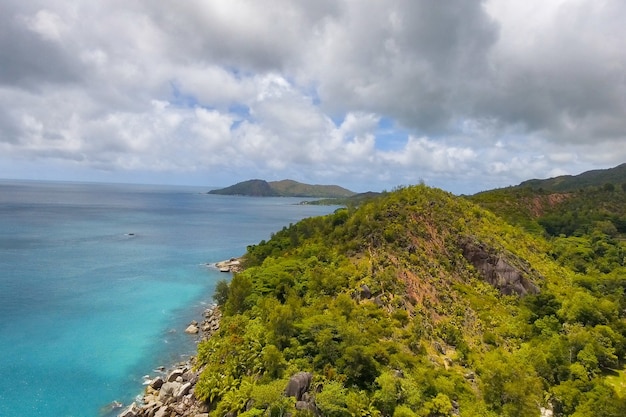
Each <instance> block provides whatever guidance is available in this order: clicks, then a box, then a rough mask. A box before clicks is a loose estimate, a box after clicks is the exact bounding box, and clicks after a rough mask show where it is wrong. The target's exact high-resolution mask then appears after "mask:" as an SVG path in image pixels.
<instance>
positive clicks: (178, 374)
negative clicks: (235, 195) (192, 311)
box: [117, 257, 243, 417]
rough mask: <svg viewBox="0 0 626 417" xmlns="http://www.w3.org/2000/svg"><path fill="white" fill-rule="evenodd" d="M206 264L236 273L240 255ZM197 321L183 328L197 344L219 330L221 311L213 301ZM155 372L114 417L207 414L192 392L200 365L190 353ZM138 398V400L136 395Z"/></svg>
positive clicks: (206, 408) (198, 374) (198, 375)
mask: <svg viewBox="0 0 626 417" xmlns="http://www.w3.org/2000/svg"><path fill="white" fill-rule="evenodd" d="M206 265H207V266H208V267H211V268H216V269H218V270H219V271H220V272H224V273H229V274H231V276H232V274H233V273H238V272H241V271H242V270H243V265H242V258H241V257H239V258H230V259H228V260H224V261H219V262H215V263H207V264H206ZM202 316H203V317H202V319H201V321H200V322H198V321H196V320H192V321H191V322H190V323H189V324H188V325H187V327H186V328H185V333H187V334H188V335H189V336H190V337H192V336H195V337H196V338H197V343H200V342H202V341H204V340H207V339H208V338H210V337H211V336H212V335H213V334H215V333H216V332H217V331H219V329H220V323H221V319H222V312H221V311H220V309H219V306H218V305H216V304H214V305H212V306H211V307H209V308H207V309H205V310H204V312H203V314H202ZM155 371H156V373H157V375H156V376H155V377H154V378H152V377H151V376H149V375H146V376H145V377H144V379H145V380H144V383H143V385H144V386H145V388H144V391H143V394H140V395H138V396H137V399H138V400H137V401H134V402H133V403H132V404H130V405H128V406H126V407H124V408H122V407H123V406H121V404H120V406H121V407H120V408H122V411H121V412H120V413H119V414H118V415H117V416H118V417H164V416H171V415H176V416H181V417H208V411H209V410H208V406H207V404H206V403H204V402H200V401H198V400H197V399H196V397H195V395H194V388H195V385H196V383H197V382H198V378H199V377H200V374H201V373H202V368H199V369H196V357H195V356H193V355H192V356H190V357H189V359H187V360H186V361H181V362H178V363H175V364H174V365H171V366H170V367H169V368H166V367H165V366H159V367H157V368H156V369H155ZM140 397H141V399H140V400H139V398H140Z"/></svg>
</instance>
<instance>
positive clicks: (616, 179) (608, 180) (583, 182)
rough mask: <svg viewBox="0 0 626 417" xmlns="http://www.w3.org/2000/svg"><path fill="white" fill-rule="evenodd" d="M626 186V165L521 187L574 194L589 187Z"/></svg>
mask: <svg viewBox="0 0 626 417" xmlns="http://www.w3.org/2000/svg"><path fill="white" fill-rule="evenodd" d="M606 184H612V185H613V186H614V187H620V188H621V187H622V185H624V186H626V163H624V164H621V165H618V166H616V167H614V168H609V169H598V170H593V171H587V172H583V173H582V174H579V175H562V176H559V177H555V178H548V179H544V180H539V179H534V180H528V181H524V182H522V183H521V184H520V185H519V187H531V188H534V189H539V188H542V189H544V190H547V191H554V192H572V191H577V190H579V189H581V188H587V187H603V186H605V185H606Z"/></svg>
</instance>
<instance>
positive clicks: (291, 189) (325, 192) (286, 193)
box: [209, 180, 355, 198]
mask: <svg viewBox="0 0 626 417" xmlns="http://www.w3.org/2000/svg"><path fill="white" fill-rule="evenodd" d="M209 194H220V195H247V196H254V197H315V198H345V197H350V196H352V195H354V194H355V193H354V192H352V191H350V190H347V189H345V188H342V187H339V186H338V185H310V184H302V183H299V182H297V181H293V180H282V181H271V182H267V181H264V180H248V181H243V182H240V183H237V184H235V185H231V186H230V187H226V188H221V189H219V190H211V191H209Z"/></svg>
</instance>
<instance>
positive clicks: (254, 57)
mask: <svg viewBox="0 0 626 417" xmlns="http://www.w3.org/2000/svg"><path fill="white" fill-rule="evenodd" d="M625 17H626V5H625V4H624V3H623V2H620V1H618V0H606V1H603V2H597V1H592V0H572V1H568V2H561V1H556V0H555V1H539V0H532V1H528V2H509V1H506V0H488V1H474V0H455V1H446V2H431V1H412V0H390V1H386V2H378V1H361V2H355V1H351V0H344V1H316V2H310V1H304V0H302V1H281V0H276V1H272V2H270V3H259V2H255V1H252V0H235V1H229V2H202V1H200V0H192V1H186V2H183V3H176V4H175V3H173V2H170V1H166V0H163V1H154V2H149V1H140V2H131V3H128V2H122V1H110V2H70V1H66V0H54V1H46V2H43V1H37V0H35V1H30V2H21V1H16V0H7V1H6V2H4V4H3V13H1V14H0V60H1V62H3V65H2V66H0V106H1V108H2V109H3V111H2V112H0V149H1V150H2V156H0V163H2V161H9V160H10V161H11V163H10V164H9V163H8V162H6V165H5V166H7V167H8V166H11V167H15V166H17V165H18V163H19V161H23V163H24V164H25V165H24V166H26V165H27V164H32V163H35V162H33V161H39V162H40V164H41V166H42V167H44V166H49V165H50V166H51V165H54V167H55V169H54V175H56V176H60V177H62V174H59V173H60V172H61V173H62V167H63V166H64V164H67V165H66V166H67V167H68V170H67V172H68V174H67V175H68V176H70V175H72V176H75V175H77V174H76V173H77V172H79V173H84V174H85V176H86V177H89V178H97V175H98V174H97V173H98V172H103V173H108V174H107V175H110V174H111V173H120V175H122V176H123V175H127V177H128V178H132V173H133V172H138V171H141V172H144V173H150V172H153V173H155V178H157V177H158V178H163V175H162V173H171V174H172V177H176V178H177V180H178V181H180V182H185V181H186V180H185V178H186V176H188V178H193V181H197V180H198V178H201V175H200V174H202V173H203V174H204V175H205V178H207V177H208V178H211V177H215V178H219V179H220V181H231V180H232V181H235V180H243V179H247V178H251V177H265V178H268V179H280V178H284V177H292V178H296V179H299V180H303V181H312V182H322V181H324V182H337V183H341V184H343V185H347V186H352V187H353V188H355V189H359V190H365V189H369V188H378V189H381V188H391V187H393V186H394V185H398V184H404V183H411V182H416V181H419V180H420V179H424V180H426V181H427V183H432V184H434V185H437V186H442V187H444V188H447V189H450V190H453V191H458V192H469V191H475V190H478V189H485V188H488V187H490V186H502V185H509V184H514V183H517V182H519V181H522V180H524V179H527V178H531V177H545V176H549V175H552V174H553V173H564V172H567V173H577V172H581V171H583V170H586V169H592V168H601V167H609V166H613V165H616V164H618V163H621V162H624V161H625V160H626V148H625V147H624V146H623V143H624V140H625V139H626V118H625V117H624V114H626V99H625V97H626V81H625V80H626V78H625V77H624V74H625V70H626V50H624V48H623V47H622V43H623V42H622V40H623V39H624V38H625V37H626V28H625V27H624V25H623V23H622V22H623V20H624V18H625ZM16 161H18V162H16ZM23 171H24V170H20V169H16V170H15V172H16V174H15V175H22V174H21V173H22V172H23ZM42 172H44V176H45V170H43V171H42ZM3 175H9V176H10V175H11V174H10V172H8V171H7V170H4V171H3ZM39 175H41V174H39ZM105 178H110V176H106V177H105ZM63 179H73V178H63Z"/></svg>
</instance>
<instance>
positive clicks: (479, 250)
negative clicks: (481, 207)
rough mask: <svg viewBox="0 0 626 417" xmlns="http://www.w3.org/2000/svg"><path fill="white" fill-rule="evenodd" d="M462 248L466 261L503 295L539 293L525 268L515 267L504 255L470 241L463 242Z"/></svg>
mask: <svg viewBox="0 0 626 417" xmlns="http://www.w3.org/2000/svg"><path fill="white" fill-rule="evenodd" d="M462 248H463V256H464V257H465V259H467V261H468V262H469V263H471V264H472V265H474V268H476V270H477V271H478V272H479V273H480V275H481V276H482V277H483V279H484V280H485V281H487V282H488V283H489V284H491V285H493V286H494V287H496V288H497V289H498V290H500V292H501V293H502V294H504V295H512V294H516V295H518V296H524V295H527V294H537V293H539V287H537V286H536V285H535V284H534V283H533V282H532V281H531V280H530V279H529V278H528V276H529V275H531V273H530V272H529V271H528V270H527V269H526V268H524V267H523V266H522V267H515V266H513V265H512V262H511V261H510V260H509V259H507V258H506V256H505V255H504V254H502V253H493V251H490V250H489V249H488V248H487V247H485V245H482V244H479V243H476V242H472V241H470V240H466V241H464V242H462Z"/></svg>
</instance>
